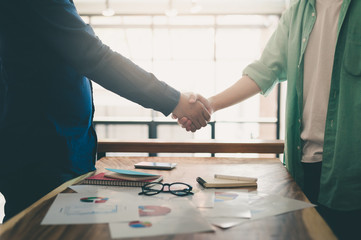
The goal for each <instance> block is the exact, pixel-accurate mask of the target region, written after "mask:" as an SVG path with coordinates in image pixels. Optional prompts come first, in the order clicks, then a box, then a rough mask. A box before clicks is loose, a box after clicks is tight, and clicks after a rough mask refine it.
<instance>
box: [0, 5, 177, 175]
mask: <svg viewBox="0 0 361 240" xmlns="http://www.w3.org/2000/svg"><path fill="white" fill-rule="evenodd" d="M88 78H89V79H92V80H93V81H95V82H97V83H98V84H100V85H102V86H103V87H105V88H106V89H109V90H111V91H113V92H115V93H116V94H118V95H120V96H122V97H125V98H127V99H129V100H131V101H134V102H136V103H138V104H140V105H142V106H144V107H147V108H153V109H155V110H158V111H161V112H162V113H163V114H165V115H168V114H169V113H170V112H171V111H172V110H173V109H174V108H175V106H176V105H177V103H178V101H179V97H180V93H179V92H178V91H177V90H175V89H173V88H172V87H170V86H168V85H167V84H166V83H164V82H161V81H159V80H158V79H157V78H156V77H155V76H154V75H153V74H151V73H149V72H146V71H144V70H143V69H141V68H139V67H138V66H137V65H135V64H134V63H132V62H131V61H129V60H128V59H126V58H125V57H123V56H122V55H120V54H118V53H116V52H114V51H112V50H111V49H110V48H109V47H108V46H106V45H104V44H103V43H102V42H101V41H100V40H99V39H98V37H97V36H96V35H95V34H94V32H93V30H92V28H91V27H90V26H89V25H87V24H85V23H84V22H83V21H82V19H81V18H80V17H79V15H78V13H77V11H76V8H75V6H74V4H73V3H72V1H69V0H47V1H44V0H0V163H1V166H3V167H4V168H6V167H7V169H10V170H9V171H10V172H11V171H12V170H11V169H13V168H11V167H14V166H16V167H17V168H26V167H32V166H38V167H41V168H44V171H48V170H49V169H53V170H52V171H54V173H55V174H60V175H61V174H63V173H65V172H69V173H73V174H74V173H75V174H82V173H85V172H88V171H91V170H93V169H94V159H95V151H96V134H95V131H94V129H93V126H92V119H93V112H94V107H93V101H92V87H91V82H90V81H89V80H88ZM8 166H9V167H8ZM9 171H6V172H9ZM14 171H15V170H14ZM10 172H9V173H10ZM5 175H6V173H5Z"/></svg>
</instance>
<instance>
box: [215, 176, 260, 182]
mask: <svg viewBox="0 0 361 240" xmlns="http://www.w3.org/2000/svg"><path fill="white" fill-rule="evenodd" d="M214 178H219V179H230V180H237V181H248V182H257V178H251V177H240V176H230V175H222V174H215V175H214Z"/></svg>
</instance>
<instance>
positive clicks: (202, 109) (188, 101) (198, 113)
mask: <svg viewBox="0 0 361 240" xmlns="http://www.w3.org/2000/svg"><path fill="white" fill-rule="evenodd" d="M199 99H202V100H203V101H204V102H205V104H203V102H201V101H197V100H199ZM208 107H209V104H208V101H207V100H206V99H205V98H204V97H202V96H201V95H199V94H194V93H182V94H181V97H180V99H179V103H178V105H177V107H176V108H175V109H174V111H173V113H172V117H173V118H178V122H179V121H181V122H186V123H185V124H184V125H183V124H181V125H182V127H184V128H186V130H187V131H192V132H195V131H196V130H198V129H200V128H201V127H205V126H207V123H208V122H209V120H210V113H209V111H208V109H207V108H208ZM181 119H183V120H181ZM186 124H187V127H186Z"/></svg>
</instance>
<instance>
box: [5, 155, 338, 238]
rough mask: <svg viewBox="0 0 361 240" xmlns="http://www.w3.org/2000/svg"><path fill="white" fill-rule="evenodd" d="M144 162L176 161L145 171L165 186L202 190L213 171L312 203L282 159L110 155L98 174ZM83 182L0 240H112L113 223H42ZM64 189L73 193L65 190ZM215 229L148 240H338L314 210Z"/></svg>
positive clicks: (31, 211) (19, 219)
mask: <svg viewBox="0 0 361 240" xmlns="http://www.w3.org/2000/svg"><path fill="white" fill-rule="evenodd" d="M139 161H158V162H177V163H178V165H177V167H176V168H175V169H174V170H171V171H159V170H145V171H148V172H152V173H159V174H162V175H163V176H164V182H173V181H183V182H186V183H189V184H191V185H192V186H193V187H196V188H197V187H199V185H198V184H197V183H196V180H195V179H196V177H197V176H200V175H201V176H206V175H212V174H214V173H224V174H234V175H245V176H252V177H257V178H258V189H257V190H258V191H260V192H264V193H269V194H278V195H280V196H283V197H288V198H293V199H298V200H303V201H308V200H307V198H306V197H305V195H304V194H303V193H302V191H301V190H300V188H299V187H298V185H297V184H296V183H295V182H294V180H293V178H292V177H291V176H290V175H289V173H288V172H287V171H286V169H285V168H284V166H283V165H282V163H281V162H280V161H279V159H271V158H263V159H262V158H257V159H254V158H253V159H249V158H248V159H240V158H196V157H188V158H185V157H182V158H170V157H106V158H102V159H101V160H99V161H98V162H97V165H96V166H97V172H102V171H103V170H104V168H105V167H111V168H125V169H133V164H134V163H136V162H139ZM82 177H85V176H82ZM79 180H81V178H78V179H75V180H73V181H70V182H68V183H66V184H64V185H63V186H61V187H59V188H58V189H55V190H54V191H53V192H51V193H49V194H48V195H47V196H45V197H44V198H42V199H40V200H39V201H38V202H36V203H34V204H33V205H32V206H30V207H29V208H28V209H26V210H24V211H23V212H21V213H20V214H18V215H17V216H15V217H14V218H12V219H10V220H9V221H8V222H6V223H5V224H4V225H2V226H1V228H0V238H1V239H2V240H5V239H9V240H10V239H11V240H14V239H16V240H20V239H26V240H31V239H34V240H35V239H36V240H39V239H52V240H53V239H54V240H56V239H66V240H71V239H76V240H79V239H87V240H92V239H94V240H99V239H111V237H110V232H109V228H108V224H84V225H53V226H42V225H40V222H41V220H42V219H43V217H44V216H45V214H46V212H47V210H48V209H49V207H50V206H51V204H52V202H53V200H54V198H55V195H56V194H57V193H59V192H61V191H63V190H64V189H66V187H67V186H69V185H71V184H73V183H74V182H77V181H79ZM65 191H66V192H69V191H71V190H70V189H66V190H65ZM214 229H215V232H214V233H197V234H180V235H168V236H162V237H151V238H146V239H204V240H209V239H220V240H225V239H226V240H228V239H237V240H238V239H262V240H263V239H287V240H289V239H302V240H307V239H327V240H330V239H336V237H335V235H334V234H333V232H332V231H331V229H330V228H329V227H328V225H327V224H326V223H325V221H324V220H323V219H322V218H321V217H320V215H319V214H318V213H317V211H316V210H315V209H314V208H307V209H303V210H298V211H293V212H290V213H285V214H282V215H278V216H271V217H267V218H263V219H259V220H254V221H249V222H247V223H244V224H241V225H238V226H235V227H233V228H230V229H227V230H221V229H219V228H216V227H214ZM137 239H138V238H137Z"/></svg>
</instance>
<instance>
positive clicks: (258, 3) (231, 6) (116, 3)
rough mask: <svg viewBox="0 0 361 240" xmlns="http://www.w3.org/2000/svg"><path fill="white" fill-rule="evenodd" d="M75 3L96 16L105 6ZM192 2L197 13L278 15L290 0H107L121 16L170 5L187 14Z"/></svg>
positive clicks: (100, 1) (84, 0) (97, 1)
mask: <svg viewBox="0 0 361 240" xmlns="http://www.w3.org/2000/svg"><path fill="white" fill-rule="evenodd" d="M170 1H171V2H170ZM74 2H75V5H76V7H77V9H78V11H79V13H80V14H96V15H98V14H101V12H102V11H103V10H104V9H105V6H106V4H105V2H106V0H74ZM192 2H196V3H197V4H199V5H200V6H201V10H200V11H199V12H198V13H196V14H212V15H213V14H280V13H282V12H283V10H284V9H285V8H286V6H287V2H289V0H109V6H110V8H112V9H114V10H115V12H116V14H120V15H164V13H165V11H166V9H169V8H170V5H172V6H173V8H174V9H176V10H177V12H178V15H189V14H191V12H190V9H191V7H192ZM193 4H194V3H193Z"/></svg>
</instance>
